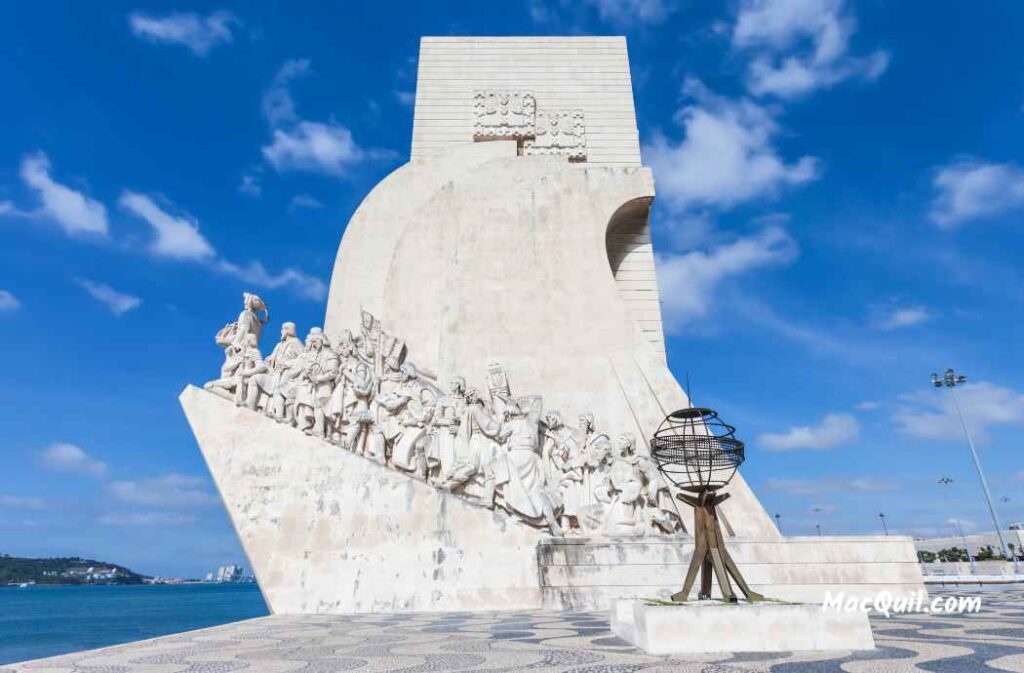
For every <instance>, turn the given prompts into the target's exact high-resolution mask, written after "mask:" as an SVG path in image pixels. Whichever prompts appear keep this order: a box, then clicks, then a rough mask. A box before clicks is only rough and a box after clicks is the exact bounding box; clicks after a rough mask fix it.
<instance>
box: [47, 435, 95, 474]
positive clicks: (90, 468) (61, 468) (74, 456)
mask: <svg viewBox="0 0 1024 673" xmlns="http://www.w3.org/2000/svg"><path fill="white" fill-rule="evenodd" d="M40 459H41V460H42V464H43V466H44V467H46V468H48V469H50V470H54V471H56V472H71V473H74V474H85V475H89V476H91V477H102V476H103V475H104V474H106V472H107V464H106V463H104V462H103V461H101V460H97V459H95V458H93V457H92V456H90V455H89V454H88V453H86V452H85V451H84V450H82V449H81V448H80V447H77V446H75V445H74V444H68V443H67V442H57V443H55V444H51V445H50V446H48V447H47V448H46V449H45V450H44V451H43V452H42V454H41V455H40Z"/></svg>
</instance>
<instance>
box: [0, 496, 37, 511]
mask: <svg viewBox="0 0 1024 673" xmlns="http://www.w3.org/2000/svg"><path fill="white" fill-rule="evenodd" d="M45 507H46V501H45V500H43V499H42V498H30V497H26V496H22V495H0V508H6V509H43V508H45Z"/></svg>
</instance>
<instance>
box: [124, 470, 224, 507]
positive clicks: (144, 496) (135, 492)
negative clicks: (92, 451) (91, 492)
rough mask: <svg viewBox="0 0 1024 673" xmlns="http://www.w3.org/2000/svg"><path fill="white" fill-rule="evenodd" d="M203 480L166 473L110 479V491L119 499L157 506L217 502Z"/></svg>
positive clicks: (201, 478) (183, 505) (198, 504)
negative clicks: (132, 478) (137, 477)
mask: <svg viewBox="0 0 1024 673" xmlns="http://www.w3.org/2000/svg"><path fill="white" fill-rule="evenodd" d="M207 485H208V484H207V480H206V479H204V478H203V477H194V476H189V475H185V474H177V473H174V472H172V473H170V474H165V475H162V476H159V477H154V478H152V479H140V480H137V481H114V482H111V484H110V486H109V488H110V492H111V493H112V494H113V495H114V497H115V498H117V499H118V500H120V501H122V502H129V503H133V504H136V505H151V506H159V507H202V506H205V505H214V504H217V503H218V502H220V501H219V500H218V498H217V496H215V495H213V494H212V493H210V492H209V491H208V490H207Z"/></svg>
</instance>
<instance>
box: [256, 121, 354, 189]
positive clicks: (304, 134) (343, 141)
mask: <svg viewBox="0 0 1024 673" xmlns="http://www.w3.org/2000/svg"><path fill="white" fill-rule="evenodd" d="M262 152H263V157H264V158H265V159H266V160H267V161H268V162H269V163H270V165H271V166H273V167H274V169H275V170H277V171H279V172H285V171H307V172H311V173H326V174H328V175H333V176H335V177H343V176H344V175H346V174H347V173H348V171H349V169H350V168H351V167H353V166H355V165H357V164H359V163H360V162H361V161H363V159H365V158H367V157H368V155H367V153H366V152H364V151H363V149H362V148H361V147H359V145H357V144H356V142H355V139H353V137H352V132H351V131H349V130H348V129H347V128H345V127H344V126H342V125H340V124H337V123H335V122H333V121H331V122H326V123H324V122H311V121H306V120H302V121H300V122H298V123H297V124H295V125H294V126H292V127H291V128H288V129H274V133H273V137H272V139H271V141H270V143H269V144H268V145H264V147H263V150H262Z"/></svg>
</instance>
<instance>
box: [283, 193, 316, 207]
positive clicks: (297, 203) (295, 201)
mask: <svg viewBox="0 0 1024 673" xmlns="http://www.w3.org/2000/svg"><path fill="white" fill-rule="evenodd" d="M323 207H324V204H323V203H321V202H320V200H319V199H317V198H316V197H315V196H311V195H310V194H296V195H295V196H293V197H292V200H291V202H290V203H289V204H288V210H298V209H299V208H306V209H309V210H319V209H320V208H323Z"/></svg>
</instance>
